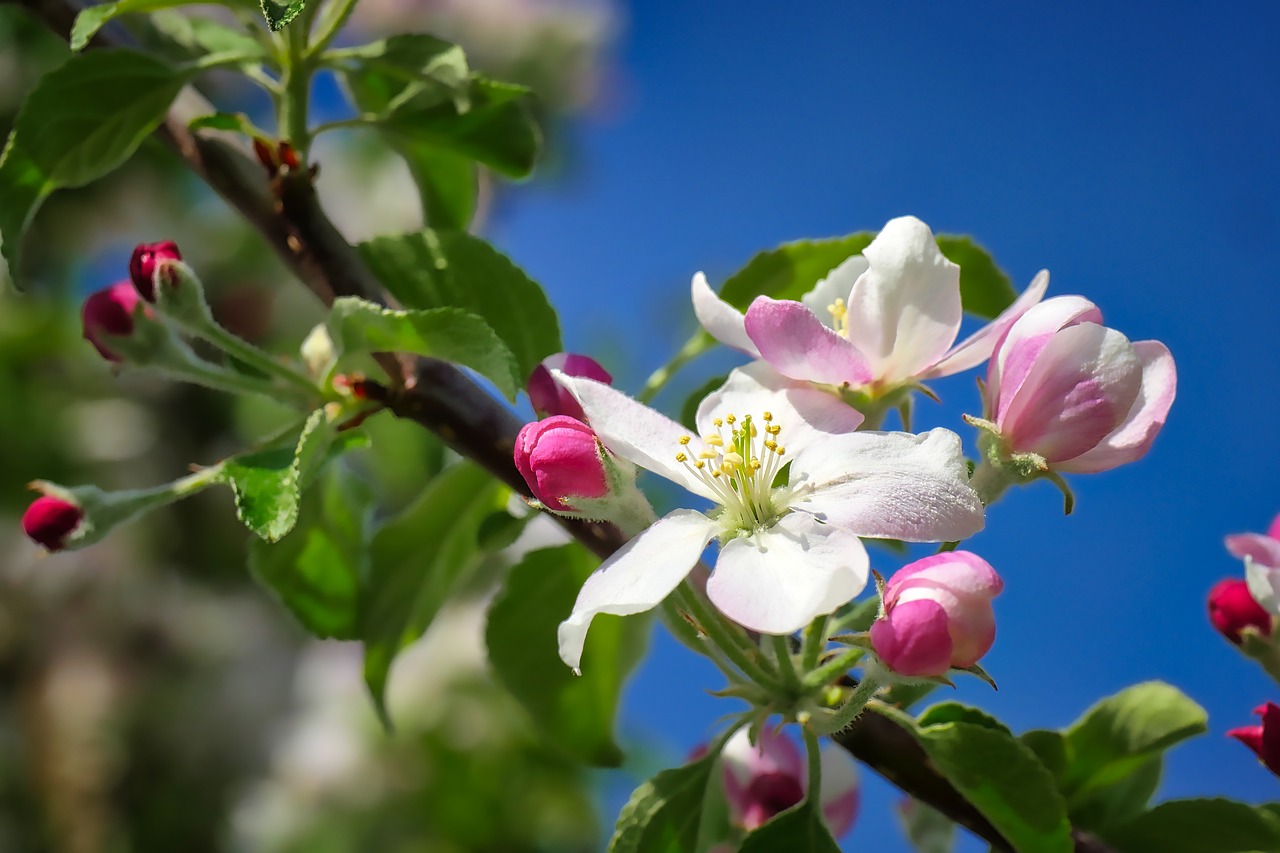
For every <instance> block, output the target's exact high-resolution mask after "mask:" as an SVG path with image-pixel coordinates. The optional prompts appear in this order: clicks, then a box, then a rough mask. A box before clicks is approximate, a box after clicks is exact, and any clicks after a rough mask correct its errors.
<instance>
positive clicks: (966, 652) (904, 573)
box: [871, 551, 1004, 677]
mask: <svg viewBox="0 0 1280 853" xmlns="http://www.w3.org/2000/svg"><path fill="white" fill-rule="evenodd" d="M1003 588H1004V582H1003V581H1001V580H1000V576H999V575H997V574H996V571H995V569H993V568H991V566H990V565H989V564H988V563H987V562H986V561H985V560H983V559H982V558H981V557H979V556H977V555H976V554H972V553H970V552H968V551H951V552H947V553H943V554H935V555H933V556H932V557H925V558H924V559H922V560H916V561H915V562H914V563H910V564H908V565H906V566H904V567H902V568H901V569H899V570H898V572H897V573H895V574H894V576H893V577H892V578H890V579H889V583H888V584H886V585H885V588H884V598H883V604H882V606H883V608H884V615H883V616H882V617H880V618H879V619H877V620H876V622H875V623H874V624H873V625H872V626H871V646H872V648H873V649H874V650H875V653H876V655H877V656H879V658H880V660H881V662H883V663H884V665H885V666H887V667H889V669H891V670H893V671H894V672H896V673H898V674H899V675H908V676H920V677H932V676H940V675H943V674H944V673H946V671H947V670H948V669H951V668H953V667H954V668H957V669H967V668H968V667H971V666H973V665H974V664H976V663H977V662H978V660H979V659H980V658H981V657H982V656H983V655H985V654H986V653H987V652H988V651H989V650H990V649H991V644H992V643H993V642H995V638H996V623H995V614H994V613H993V612H992V609H991V599H993V598H995V597H996V596H997V595H999V594H1000V591H1001V590H1002V589H1003Z"/></svg>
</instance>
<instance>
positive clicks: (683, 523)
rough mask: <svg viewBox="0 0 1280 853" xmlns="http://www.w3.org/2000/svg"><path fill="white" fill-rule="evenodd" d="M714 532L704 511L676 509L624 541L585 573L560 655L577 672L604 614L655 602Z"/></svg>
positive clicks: (681, 577)
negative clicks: (592, 631) (593, 627)
mask: <svg viewBox="0 0 1280 853" xmlns="http://www.w3.org/2000/svg"><path fill="white" fill-rule="evenodd" d="M714 535H715V524H714V523H713V522H712V521H711V520H710V519H709V518H707V517H706V516H705V515H703V514H702V513H700V512H694V511H693V510H691V509H678V510H676V511H675V512H673V513H670V514H669V515H667V516H666V517H665V518H662V519H659V520H658V521H656V522H654V523H653V524H652V525H650V526H649V527H648V528H647V529H645V530H644V531H642V532H641V533H640V535H639V536H637V537H635V538H634V539H632V540H631V541H630V542H628V543H627V544H626V545H624V546H622V548H620V549H619V550H618V551H617V552H616V553H614V555H613V556H612V557H610V558H609V559H607V560H605V561H604V563H603V564H601V566H600V568H598V569H596V570H595V572H594V573H593V574H592V575H591V577H589V578H587V582H586V583H584V584H583V585H582V590H581V591H580V592H579V593H578V600H577V601H576V602H574V605H573V613H572V614H571V615H570V616H569V618H568V619H566V620H564V621H563V622H561V623H560V630H559V641H560V659H561V660H563V661H564V662H565V663H566V664H568V665H569V666H570V667H572V668H573V669H574V670H575V671H577V669H578V665H579V663H580V662H581V661H582V647H583V644H584V643H585V641H586V637H587V629H588V628H589V627H591V620H592V619H594V618H595V617H596V616H598V615H600V614H601V613H611V614H613V615H615V616H628V615H630V614H632V613H643V612H644V611H646V610H652V609H653V608H654V607H657V606H658V605H659V604H660V603H661V602H662V600H663V599H665V598H666V597H667V596H668V595H670V594H671V592H672V590H674V589H675V588H676V587H677V586H679V585H680V581H682V580H684V578H685V576H686V575H688V574H689V569H690V568H692V567H693V564H694V563H696V562H697V561H698V558H699V557H700V556H701V555H702V551H703V549H705V548H706V547H707V543H708V542H710V541H711V537H712V536H714Z"/></svg>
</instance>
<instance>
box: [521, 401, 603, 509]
mask: <svg viewBox="0 0 1280 853" xmlns="http://www.w3.org/2000/svg"><path fill="white" fill-rule="evenodd" d="M602 452H603V451H602V449H601V447H600V443H599V442H598V441H597V440H596V434H595V433H594V432H592V431H591V427H589V426H587V425H586V424H584V423H582V421H579V420H575V419H574V418H571V417H567V416H565V415H555V416H554V417H550V418H546V419H545V420H541V421H534V422H533V423H530V424H525V425H524V428H523V429H521V430H520V434H519V435H518V436H516V446H515V463H516V468H517V469H518V470H519V471H520V474H521V475H522V476H523V477H524V479H525V482H526V483H528V484H529V489H530V490H531V491H532V492H533V496H534V497H536V498H537V499H538V500H540V501H541V502H542V503H544V504H546V506H547V507H549V508H550V509H553V510H572V509H573V508H574V507H573V506H572V504H573V502H574V499H575V498H601V497H604V495H605V494H607V493H608V491H609V481H608V478H607V477H606V476H605V470H604V463H603V461H602V460H601V458H600V455H601V453H602Z"/></svg>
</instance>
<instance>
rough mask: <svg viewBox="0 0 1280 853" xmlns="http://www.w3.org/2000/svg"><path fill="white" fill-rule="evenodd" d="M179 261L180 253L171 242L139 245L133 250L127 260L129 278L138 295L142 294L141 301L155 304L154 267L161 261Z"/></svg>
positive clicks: (175, 244) (176, 245) (176, 246)
mask: <svg viewBox="0 0 1280 853" xmlns="http://www.w3.org/2000/svg"><path fill="white" fill-rule="evenodd" d="M180 260H182V252H180V251H178V244H177V243H175V242H173V241H172V240H164V241H162V242H159V243H141V244H139V245H138V246H137V247H135V248H134V250H133V256H132V257H131V258H129V278H130V279H131V280H132V281H133V286H134V287H136V288H137V289H138V293H140V294H142V298H143V299H145V300H147V301H148V302H155V301H156V284H155V272H156V265H157V264H159V263H160V262H161V261H180Z"/></svg>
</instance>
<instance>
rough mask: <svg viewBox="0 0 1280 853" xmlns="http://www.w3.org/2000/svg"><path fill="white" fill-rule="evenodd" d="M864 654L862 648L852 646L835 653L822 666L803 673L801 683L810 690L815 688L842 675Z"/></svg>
mask: <svg viewBox="0 0 1280 853" xmlns="http://www.w3.org/2000/svg"><path fill="white" fill-rule="evenodd" d="M865 654H866V651H865V650H864V649H860V648H852V649H847V650H846V651H844V652H843V653H841V654H839V655H836V656H835V657H834V658H832V659H831V660H829V661H827V662H826V663H824V664H823V665H822V666H820V667H817V668H815V669H811V670H809V671H808V672H806V673H805V674H804V678H803V679H802V680H801V682H800V683H801V685H802V686H804V687H805V688H807V689H810V690H816V689H817V688H819V687H824V686H826V685H827V684H830V683H831V682H832V681H834V680H835V679H837V678H839V677H840V676H842V675H844V674H845V673H846V672H848V671H849V669H850V668H851V667H853V665H854V664H856V663H857V662H858V661H860V660H862V658H863V656H864V655H865Z"/></svg>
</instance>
